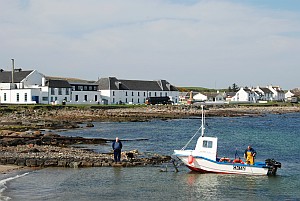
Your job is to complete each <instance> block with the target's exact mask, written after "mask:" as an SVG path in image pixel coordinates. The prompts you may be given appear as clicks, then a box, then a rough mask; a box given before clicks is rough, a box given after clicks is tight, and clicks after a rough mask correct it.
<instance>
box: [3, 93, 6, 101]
mask: <svg viewBox="0 0 300 201" xmlns="http://www.w3.org/2000/svg"><path fill="white" fill-rule="evenodd" d="M3 99H4V101H6V93H4V98H3Z"/></svg>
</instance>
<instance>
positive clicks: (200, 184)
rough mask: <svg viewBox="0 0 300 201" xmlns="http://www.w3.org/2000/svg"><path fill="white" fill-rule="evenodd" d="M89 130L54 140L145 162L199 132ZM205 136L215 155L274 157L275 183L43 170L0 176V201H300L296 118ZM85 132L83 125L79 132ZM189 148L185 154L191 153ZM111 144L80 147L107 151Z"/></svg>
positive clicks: (185, 128)
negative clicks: (119, 144)
mask: <svg viewBox="0 0 300 201" xmlns="http://www.w3.org/2000/svg"><path fill="white" fill-rule="evenodd" d="M94 124H95V127H93V128H89V129H87V128H83V129H78V130H68V131H63V132H61V134H63V135H70V136H84V137H103V138H115V137H116V136H118V137H119V138H121V139H134V138H147V139H149V140H147V141H126V142H123V146H124V150H133V149H137V150H139V151H140V152H142V153H143V154H144V155H148V154H153V153H159V154H166V155H171V154H172V153H173V150H174V149H181V148H182V147H183V146H184V145H185V143H186V142H187V141H188V140H189V139H190V138H191V137H192V136H193V135H194V133H195V132H196V130H197V129H198V128H199V125H200V119H179V120H168V121H160V120H157V121H150V122H127V123H94ZM206 124H207V125H206V135H207V136H217V137H218V139H219V141H218V145H219V148H218V154H219V156H221V157H223V156H225V157H230V158H233V157H234V155H235V152H236V150H237V151H238V154H239V155H240V156H241V157H242V155H243V151H244V149H245V148H246V147H247V145H248V144H250V145H252V146H253V147H254V148H255V149H256V151H257V159H256V160H257V161H264V160H265V159H267V158H275V159H276V160H277V161H280V162H281V163H282V168H281V169H279V170H278V175H277V176H276V177H267V176H243V175H218V174H197V173H196V174H195V173H192V172H190V171H189V170H188V169H187V168H186V167H184V166H180V168H179V170H180V171H179V172H178V173H175V172H174V168H173V167H172V165H170V164H167V170H168V171H167V172H161V171H160V170H161V169H165V168H166V166H165V165H162V166H155V167H134V168H111V167H99V168H82V169H71V168H46V169H41V170H37V171H32V172H29V173H25V172H21V173H14V174H8V175H0V179H1V181H0V189H1V190H0V199H2V200H8V199H11V200H300V190H299V189H300V166H299V165H300V164H299V161H300V157H299V156H300V154H299V153H300V113H293V114H283V115H266V116H259V117H239V118H219V117H216V118H207V119H206ZM83 126H84V125H83ZM195 141H196V140H194V142H193V143H191V144H190V145H189V147H188V148H193V146H194V145H195ZM110 147H111V145H110V144H106V145H102V146H99V145H89V146H83V148H88V149H93V150H95V151H97V152H99V153H105V152H109V151H110V150H111V148H110Z"/></svg>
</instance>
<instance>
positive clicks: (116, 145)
mask: <svg viewBox="0 0 300 201" xmlns="http://www.w3.org/2000/svg"><path fill="white" fill-rule="evenodd" d="M112 148H113V150H114V160H115V163H117V162H120V159H121V150H122V142H121V141H120V140H119V138H118V137H116V141H114V142H113V143H112Z"/></svg>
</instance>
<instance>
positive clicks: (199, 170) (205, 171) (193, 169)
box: [187, 165, 240, 174]
mask: <svg viewBox="0 0 300 201" xmlns="http://www.w3.org/2000/svg"><path fill="white" fill-rule="evenodd" d="M187 167H188V168H189V169H190V170H192V171H195V172H200V173H216V174H240V173H229V172H213V171H207V170H203V169H200V168H196V167H191V166H188V165H187Z"/></svg>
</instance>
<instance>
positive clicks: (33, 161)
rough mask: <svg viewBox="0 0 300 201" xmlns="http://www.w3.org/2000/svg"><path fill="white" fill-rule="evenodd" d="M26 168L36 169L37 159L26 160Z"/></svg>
mask: <svg viewBox="0 0 300 201" xmlns="http://www.w3.org/2000/svg"><path fill="white" fill-rule="evenodd" d="M26 166H28V167H36V166H37V163H36V159H27V160H26Z"/></svg>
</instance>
